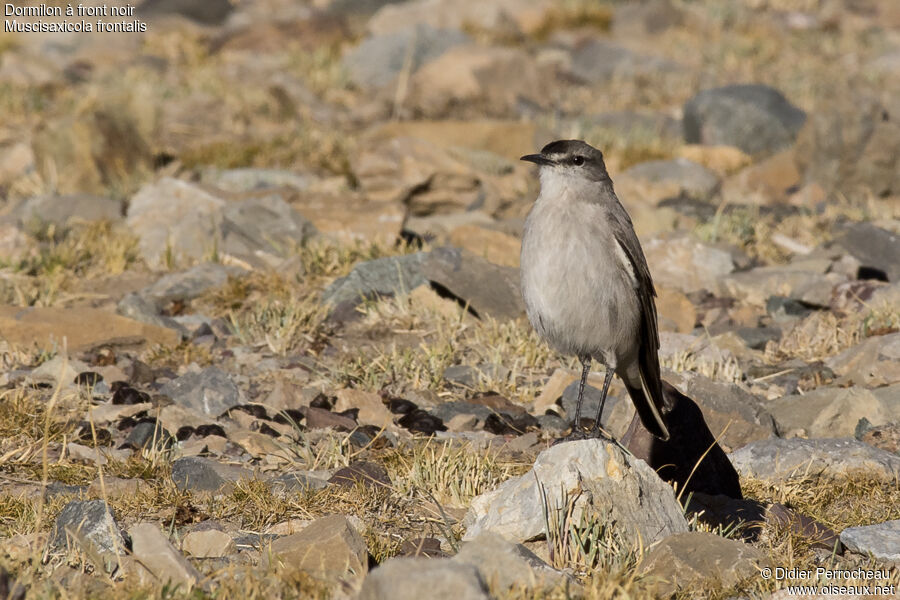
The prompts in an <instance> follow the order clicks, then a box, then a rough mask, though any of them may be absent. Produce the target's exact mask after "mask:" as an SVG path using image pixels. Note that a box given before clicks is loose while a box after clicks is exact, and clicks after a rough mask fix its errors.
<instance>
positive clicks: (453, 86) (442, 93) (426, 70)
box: [403, 45, 543, 118]
mask: <svg viewBox="0 0 900 600" xmlns="http://www.w3.org/2000/svg"><path fill="white" fill-rule="evenodd" d="M538 89H540V79H539V75H538V71H537V67H536V65H535V63H534V61H533V60H531V57H529V56H528V54H527V53H526V52H525V51H523V50H521V49H519V48H512V47H497V46H476V45H464V46H455V47H453V48H450V49H449V50H447V51H446V52H444V53H443V54H441V55H440V56H439V57H437V58H436V59H434V60H432V61H431V62H429V63H428V64H426V65H424V66H423V67H422V68H421V69H419V71H418V72H417V73H415V74H414V75H413V76H412V77H411V78H410V81H409V91H408V95H407V98H406V101H405V102H404V104H403V106H404V107H405V108H406V109H408V110H409V111H410V112H411V113H412V114H414V115H416V116H424V117H428V118H435V117H447V116H450V115H451V114H452V115H453V116H457V115H458V116H474V117H483V116H493V117H507V116H510V115H512V114H515V113H516V112H517V111H516V109H517V106H518V103H519V102H520V101H521V100H522V99H527V100H528V101H530V102H533V103H535V104H539V105H540V104H543V98H542V97H541V96H540V95H539V94H537V90H538Z"/></svg>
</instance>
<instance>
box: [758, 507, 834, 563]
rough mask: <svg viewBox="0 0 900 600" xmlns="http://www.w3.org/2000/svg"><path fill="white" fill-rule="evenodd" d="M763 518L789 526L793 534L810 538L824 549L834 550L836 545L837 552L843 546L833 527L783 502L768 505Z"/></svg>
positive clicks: (781, 525) (772, 522) (814, 544)
mask: <svg viewBox="0 0 900 600" xmlns="http://www.w3.org/2000/svg"><path fill="white" fill-rule="evenodd" d="M765 519H766V521H767V522H768V523H771V524H773V525H778V526H780V527H789V528H790V529H791V530H792V531H793V532H794V534H795V535H800V536H803V537H804V538H806V539H808V540H810V541H811V542H812V544H813V546H818V547H819V548H824V549H826V550H834V549H835V546H837V550H838V552H840V551H841V548H842V547H843V546H842V545H841V540H840V536H839V535H838V534H837V533H836V532H835V531H834V530H833V529H831V528H830V527H828V526H827V525H823V524H822V523H820V522H818V521H816V520H815V519H813V518H812V517H808V516H806V515H802V514H800V513H798V512H797V511H795V510H793V509H790V508H788V507H787V506H785V505H784V504H781V503H778V502H776V503H775V504H772V505H771V506H769V508H767V509H766V514H765Z"/></svg>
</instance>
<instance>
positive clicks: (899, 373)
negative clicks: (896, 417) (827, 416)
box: [825, 333, 900, 414]
mask: <svg viewBox="0 0 900 600" xmlns="http://www.w3.org/2000/svg"><path fill="white" fill-rule="evenodd" d="M898 359H900V334H897V333H889V334H887V335H876V336H872V337H870V338H868V339H866V340H865V341H863V342H862V343H860V344H857V345H855V346H852V347H850V348H847V349H846V350H844V351H843V352H841V353H840V354H837V355H835V356H832V357H830V358H828V359H827V360H826V361H825V366H827V367H828V368H829V369H831V370H832V371H834V372H835V373H837V374H839V375H840V376H841V377H840V379H839V380H838V382H837V383H838V384H840V385H847V384H851V385H856V384H862V385H865V386H868V387H877V386H883V385H890V384H893V383H897V382H900V363H898ZM893 412H894V414H896V412H897V409H896V408H895V409H894V411H893Z"/></svg>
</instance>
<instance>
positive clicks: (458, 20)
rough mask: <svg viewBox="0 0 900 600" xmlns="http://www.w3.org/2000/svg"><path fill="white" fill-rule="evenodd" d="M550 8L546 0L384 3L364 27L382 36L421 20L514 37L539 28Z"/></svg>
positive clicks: (462, 0)
mask: <svg viewBox="0 0 900 600" xmlns="http://www.w3.org/2000/svg"><path fill="white" fill-rule="evenodd" d="M551 9H552V4H551V3H550V2H547V1H546V0H498V1H497V2H490V3H487V4H486V3H484V2H479V1H478V0H460V1H459V2H453V3H451V4H447V3H446V2H442V1H441V0H415V1H413V2H397V3H392V4H388V5H387V6H384V7H383V8H381V9H380V10H379V11H378V12H377V13H375V15H373V16H372V18H371V19H369V22H368V25H367V29H368V31H369V33H370V34H374V35H381V34H386V33H392V32H395V31H398V30H403V29H406V28H408V27H410V26H411V25H414V24H417V23H424V24H427V25H430V26H432V27H446V28H450V29H464V28H465V27H470V28H475V29H476V30H482V31H491V32H494V33H503V34H505V35H508V36H516V35H521V34H523V33H524V34H527V33H531V32H533V31H534V30H535V29H536V28H539V27H540V26H541V24H542V23H543V21H544V19H545V18H546V16H547V14H548V12H549V11H550V10H551Z"/></svg>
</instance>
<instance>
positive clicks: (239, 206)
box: [217, 194, 317, 269]
mask: <svg viewBox="0 0 900 600" xmlns="http://www.w3.org/2000/svg"><path fill="white" fill-rule="evenodd" d="M220 227H221V239H222V241H221V243H220V244H219V246H218V248H217V250H218V252H221V253H222V254H224V255H225V256H227V257H232V258H234V259H236V260H237V261H239V262H240V263H241V264H246V265H249V266H251V267H255V268H263V269H264V268H273V267H276V266H277V265H278V264H279V263H280V262H281V260H283V259H284V258H286V257H287V256H289V255H290V254H291V252H292V251H294V250H296V249H297V248H299V247H300V246H302V245H303V244H304V243H305V242H306V241H307V240H309V239H310V238H312V237H313V236H314V235H315V234H316V233H317V232H316V228H315V227H314V226H313V224H312V223H310V222H309V221H308V220H307V219H306V218H305V217H303V215H301V214H300V213H298V212H297V211H296V210H294V209H293V208H291V206H290V205H289V204H288V203H287V202H285V201H284V200H283V199H282V198H281V196H279V195H278V194H269V195H266V196H260V197H253V196H251V197H249V198H247V199H245V200H240V201H237V202H231V203H229V204H228V205H226V206H225V207H224V209H223V210H222V222H221V225H220Z"/></svg>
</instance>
